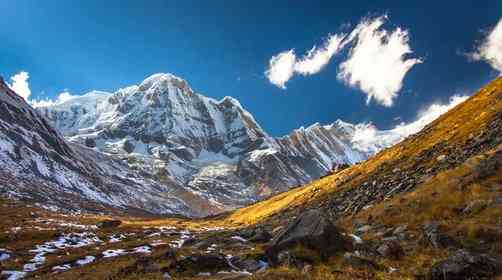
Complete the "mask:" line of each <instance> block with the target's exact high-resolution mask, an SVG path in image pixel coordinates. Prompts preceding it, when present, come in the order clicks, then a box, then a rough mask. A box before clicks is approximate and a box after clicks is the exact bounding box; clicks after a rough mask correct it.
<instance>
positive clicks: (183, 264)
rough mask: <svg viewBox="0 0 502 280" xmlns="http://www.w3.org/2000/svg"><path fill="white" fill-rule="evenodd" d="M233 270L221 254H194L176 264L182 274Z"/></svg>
mask: <svg viewBox="0 0 502 280" xmlns="http://www.w3.org/2000/svg"><path fill="white" fill-rule="evenodd" d="M231 269H232V267H230V265H229V264H228V262H227V260H226V259H225V257H224V256H222V255H219V254H194V255H191V256H188V257H185V258H183V259H181V260H179V261H177V262H176V271H178V272H181V273H183V272H189V273H198V272H218V271H230V270H231Z"/></svg>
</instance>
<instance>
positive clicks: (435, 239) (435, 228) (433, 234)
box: [423, 222, 456, 248]
mask: <svg viewBox="0 0 502 280" xmlns="http://www.w3.org/2000/svg"><path fill="white" fill-rule="evenodd" d="M423 230H424V234H425V237H426V238H427V240H429V242H430V243H431V244H432V246H434V247H435V248H446V247H450V246H453V245H455V244H456V242H455V241H454V240H453V239H452V238H451V237H450V236H448V235H447V234H446V233H444V232H441V228H440V225H439V224H438V223H436V222H430V223H426V224H425V225H424V226H423Z"/></svg>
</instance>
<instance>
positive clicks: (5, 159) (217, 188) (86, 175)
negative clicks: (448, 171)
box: [0, 74, 402, 216]
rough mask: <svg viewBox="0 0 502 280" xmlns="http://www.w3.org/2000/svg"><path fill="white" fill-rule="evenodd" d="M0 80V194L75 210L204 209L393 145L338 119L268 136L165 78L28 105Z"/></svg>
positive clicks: (228, 205)
mask: <svg viewBox="0 0 502 280" xmlns="http://www.w3.org/2000/svg"><path fill="white" fill-rule="evenodd" d="M1 84H2V88H1V92H0V94H2V99H1V100H0V101H1V102H2V104H1V106H2V110H3V111H5V112H7V113H4V114H2V116H1V117H0V165H1V166H2V167H4V168H3V169H2V171H0V175H1V176H2V179H3V180H2V182H11V183H5V184H4V185H5V186H2V189H1V192H2V193H3V194H4V195H12V196H17V197H23V198H28V199H32V200H38V201H41V200H43V201H46V202H47V203H50V204H54V205H59V206H68V205H73V207H75V208H76V209H79V208H89V209H91V208H94V209H96V205H99V206H105V207H108V206H112V207H115V208H126V209H139V210H142V211H147V212H151V213H170V214H182V215H190V216H203V215H208V214H214V213H218V212H221V211H225V210H229V209H234V208H236V207H240V206H243V205H247V204H249V203H252V202H255V201H257V200H260V199H262V198H264V197H267V196H270V195H272V194H274V193H277V192H281V191H286V190H288V189H289V188H291V187H294V186H297V185H301V184H305V183H307V182H310V181H312V180H313V179H316V178H319V177H320V176H323V175H325V174H327V173H328V172H330V170H332V169H333V167H334V166H336V165H338V164H344V163H349V164H352V163H355V162H358V161H361V160H364V159H366V158H367V157H368V156H370V155H371V154H373V153H375V152H376V151H377V150H379V149H381V148H382V147H385V146H388V145H390V144H393V143H394V142H395V141H398V140H400V139H401V138H402V137H400V136H395V133H393V132H390V131H389V132H385V131H378V133H379V134H382V135H383V136H385V137H383V138H385V139H387V140H389V141H387V140H385V141H383V142H382V141H380V140H379V141H378V142H376V143H368V142H367V141H366V140H365V141H366V142H364V141H362V140H360V139H359V140H358V137H357V135H360V134H361V133H362V132H363V134H364V133H366V132H367V131H372V130H371V128H372V127H371V126H369V125H366V126H365V127H362V125H352V124H349V123H345V122H342V121H336V122H334V123H333V124H330V125H326V126H322V125H320V124H314V125H312V126H309V127H307V128H303V127H302V128H300V129H297V130H294V131H293V132H292V133H291V134H289V135H286V136H284V137H280V138H273V137H271V136H269V135H268V134H267V133H266V132H265V131H264V130H263V129H262V128H261V127H260V125H259V124H258V123H257V122H256V120H255V119H254V118H253V116H252V115H251V114H250V113H249V112H248V111H246V110H245V109H244V108H243V107H242V106H241V104H240V103H239V102H238V101H237V100H235V99H233V98H231V97H225V98H223V99H222V100H214V99H212V98H208V97H205V96H203V95H201V94H198V93H196V92H194V91H193V90H192V89H191V88H190V86H189V85H188V83H187V82H186V81H185V80H183V79H181V78H178V77H176V76H174V75H172V74H155V75H153V76H151V77H148V78H147V79H145V80H144V81H143V82H141V83H140V84H139V85H133V86H130V87H126V88H123V89H120V90H118V91H116V92H113V93H111V92H100V91H92V92H90V93H87V94H84V95H80V96H73V95H70V94H67V93H66V94H64V95H62V96H60V98H58V100H57V101H56V102H41V103H40V102H39V103H32V105H34V106H35V107H36V110H34V109H33V108H32V107H31V106H30V105H29V104H27V103H26V102H25V101H24V100H23V99H22V98H19V97H18V96H17V95H16V94H15V93H14V92H12V91H11V90H10V89H9V88H8V87H7V86H6V85H5V84H4V83H3V82H2V83H1ZM52 127H54V129H53V128H52ZM387 136H388V137H387ZM363 138H364V137H363ZM380 138H382V137H380ZM19 139H21V140H19ZM364 139H366V138H364ZM364 139H363V140H364ZM34 186H36V187H34ZM40 190H43V191H42V192H41V191H40ZM61 193H62V194H64V195H59V194H61ZM79 198H82V199H79ZM80 201H81V202H82V203H78V202H80ZM90 205H94V206H92V207H91V206H90Z"/></svg>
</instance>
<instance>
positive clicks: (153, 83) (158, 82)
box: [139, 73, 188, 91]
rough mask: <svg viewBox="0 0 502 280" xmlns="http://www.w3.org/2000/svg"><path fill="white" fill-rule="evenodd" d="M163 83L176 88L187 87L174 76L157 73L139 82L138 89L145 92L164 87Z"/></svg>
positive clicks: (180, 79)
mask: <svg viewBox="0 0 502 280" xmlns="http://www.w3.org/2000/svg"><path fill="white" fill-rule="evenodd" d="M165 83H169V84H172V85H173V86H175V87H178V88H185V87H188V83H187V82H186V81H185V80H184V79H182V78H180V77H178V76H175V75H173V74H171V73H157V74H153V75H151V76H149V77H148V78H146V79H145V80H143V82H141V84H140V85H139V89H140V90H142V91H145V90H148V89H150V88H155V87H158V86H162V85H165Z"/></svg>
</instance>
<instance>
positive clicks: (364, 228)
mask: <svg viewBox="0 0 502 280" xmlns="http://www.w3.org/2000/svg"><path fill="white" fill-rule="evenodd" d="M371 228H372V227H371V226H370V225H364V226H362V227H359V228H358V229H356V233H357V234H359V235H360V234H364V233H366V232H368V231H370V230H371Z"/></svg>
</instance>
